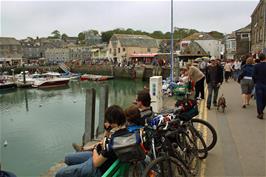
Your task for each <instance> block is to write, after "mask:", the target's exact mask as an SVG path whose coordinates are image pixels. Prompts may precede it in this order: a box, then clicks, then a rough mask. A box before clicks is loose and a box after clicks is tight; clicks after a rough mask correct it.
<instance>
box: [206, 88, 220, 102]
mask: <svg viewBox="0 0 266 177" xmlns="http://www.w3.org/2000/svg"><path fill="white" fill-rule="evenodd" d="M219 88H220V87H217V85H215V84H208V99H207V106H208V107H211V101H212V92H213V93H214V95H213V103H215V104H216V103H217V97H218V92H219Z"/></svg>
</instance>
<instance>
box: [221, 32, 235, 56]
mask: <svg viewBox="0 0 266 177" xmlns="http://www.w3.org/2000/svg"><path fill="white" fill-rule="evenodd" d="M224 55H225V59H234V58H235V55H236V33H235V32H232V33H231V34H227V35H226V36H225V53H224Z"/></svg>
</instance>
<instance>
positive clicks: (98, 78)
mask: <svg viewBox="0 0 266 177" xmlns="http://www.w3.org/2000/svg"><path fill="white" fill-rule="evenodd" d="M109 79H114V77H113V76H103V75H93V74H83V75H82V76H80V80H81V81H85V80H91V81H105V80H109Z"/></svg>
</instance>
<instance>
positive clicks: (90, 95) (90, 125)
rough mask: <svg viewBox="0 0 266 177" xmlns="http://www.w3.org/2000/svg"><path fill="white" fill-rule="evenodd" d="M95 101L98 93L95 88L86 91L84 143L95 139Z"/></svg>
mask: <svg viewBox="0 0 266 177" xmlns="http://www.w3.org/2000/svg"><path fill="white" fill-rule="evenodd" d="M95 100H96V91H95V89H94V88H91V89H87V90H86V104H85V133H84V139H83V143H84V144H86V143H87V142H89V141H91V140H92V139H93V138H94V130H95Z"/></svg>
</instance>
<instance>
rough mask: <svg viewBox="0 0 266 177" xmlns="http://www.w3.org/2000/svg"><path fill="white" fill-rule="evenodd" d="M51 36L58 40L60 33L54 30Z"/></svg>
mask: <svg viewBox="0 0 266 177" xmlns="http://www.w3.org/2000/svg"><path fill="white" fill-rule="evenodd" d="M51 34H52V35H53V37H54V38H56V39H60V38H61V34H60V32H59V31H58V30H54V31H53V32H52V33H51Z"/></svg>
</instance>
